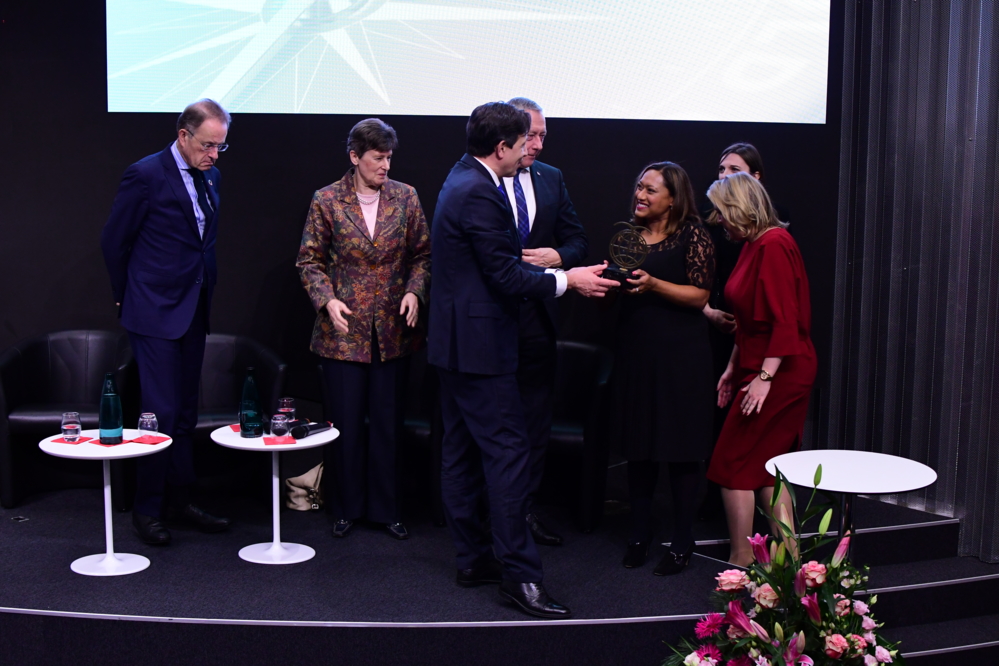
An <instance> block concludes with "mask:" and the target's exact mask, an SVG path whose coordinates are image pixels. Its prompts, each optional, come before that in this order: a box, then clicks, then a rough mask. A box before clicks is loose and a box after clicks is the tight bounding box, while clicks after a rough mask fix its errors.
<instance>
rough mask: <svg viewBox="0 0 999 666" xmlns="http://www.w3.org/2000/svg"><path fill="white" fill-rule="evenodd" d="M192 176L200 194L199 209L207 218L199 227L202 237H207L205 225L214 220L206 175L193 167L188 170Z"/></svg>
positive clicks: (195, 187)
mask: <svg viewBox="0 0 999 666" xmlns="http://www.w3.org/2000/svg"><path fill="white" fill-rule="evenodd" d="M186 171H187V172H188V173H189V174H191V178H193V179H194V189H195V190H196V191H197V193H198V208H200V209H201V212H202V214H203V215H204V216H205V222H204V224H199V225H198V231H199V232H200V233H201V237H202V238H204V236H205V225H207V224H208V220H210V219H212V213H213V212H214V210H213V209H212V204H211V203H210V202H209V201H208V189H207V188H206V187H205V174H204V172H203V171H201V169H195V168H194V167H191V168H190V169H187V170H186Z"/></svg>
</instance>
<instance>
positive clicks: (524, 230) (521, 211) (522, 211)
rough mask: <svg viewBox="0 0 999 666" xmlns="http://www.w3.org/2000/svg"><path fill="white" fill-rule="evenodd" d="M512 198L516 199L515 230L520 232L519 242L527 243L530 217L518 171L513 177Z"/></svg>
mask: <svg viewBox="0 0 999 666" xmlns="http://www.w3.org/2000/svg"><path fill="white" fill-rule="evenodd" d="M513 198H514V199H516V201H517V232H518V233H519V234H520V244H521V245H523V246H526V245H527V237H528V236H529V235H530V233H531V217H530V215H529V214H528V212H527V197H525V196H524V186H523V185H521V184H520V172H519V171H518V172H517V173H516V174H515V175H514V177H513Z"/></svg>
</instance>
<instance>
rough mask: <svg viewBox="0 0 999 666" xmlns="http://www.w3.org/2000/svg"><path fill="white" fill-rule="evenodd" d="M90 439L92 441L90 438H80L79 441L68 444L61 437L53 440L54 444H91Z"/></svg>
mask: <svg viewBox="0 0 999 666" xmlns="http://www.w3.org/2000/svg"><path fill="white" fill-rule="evenodd" d="M90 439H91V438H90V437H79V438H77V440H76V441H75V442H67V441H66V440H65V439H63V438H62V437H60V438H59V439H53V440H52V443H53V444H82V443H83V442H89V441H90Z"/></svg>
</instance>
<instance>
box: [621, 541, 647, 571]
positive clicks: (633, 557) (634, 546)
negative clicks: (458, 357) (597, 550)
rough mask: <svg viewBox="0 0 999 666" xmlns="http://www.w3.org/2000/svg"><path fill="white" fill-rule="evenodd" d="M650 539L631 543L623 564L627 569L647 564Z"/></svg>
mask: <svg viewBox="0 0 999 666" xmlns="http://www.w3.org/2000/svg"><path fill="white" fill-rule="evenodd" d="M650 543H651V542H650V541H639V542H638V543H629V544H628V550H626V551H625V553H624V561H623V562H622V564H623V565H624V568H625V569H637V568H638V567H640V566H642V565H643V564H645V558H647V557H648V556H649V544H650Z"/></svg>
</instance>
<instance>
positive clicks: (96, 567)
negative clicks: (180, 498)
mask: <svg viewBox="0 0 999 666" xmlns="http://www.w3.org/2000/svg"><path fill="white" fill-rule="evenodd" d="M149 434H155V435H157V436H159V437H166V435H163V434H162V433H149V432H146V431H144V430H143V431H139V430H132V429H130V428H126V429H125V431H124V433H123V438H124V439H134V438H136V437H139V436H141V435H149ZM99 435H100V432H99V431H97V430H84V431H82V432H81V433H80V437H81V438H82V437H91V438H92V440H91V441H88V442H78V443H76V444H61V443H58V442H55V441H53V440H56V439H62V435H53V436H52V437H46V438H45V439H43V440H42V441H41V442H39V443H38V448H40V449H41V450H42V451H44V452H45V453H47V454H49V455H50V456H55V457H57V458H73V459H75V460H100V461H102V462H103V466H104V540H105V542H106V546H107V550H106V552H104V553H99V554H97V555H87V556H86V557H81V558H80V559H78V560H76V561H74V562H73V564H71V565H70V567H69V568H70V569H72V570H73V571H75V572H76V573H78V574H83V575H84V576H123V575H125V574H132V573H136V572H139V571H142V570H143V569H145V568H146V567H148V566H149V559H148V558H145V557H143V556H142V555H132V554H131V553H116V552H114V537H113V536H112V533H111V461H112V460H121V459H122V458H138V457H139V456H148V455H151V454H153V453H157V452H159V451H162V450H163V449H165V448H166V447H168V446H170V445H171V444H172V443H173V440H172V439H170V438H169V437H167V439H166V441H165V442H160V443H159V444H136V443H129V444H118V445H116V446H109V447H105V446H99V445H97V444H94V443H93V442H95V441H99V440H98V437H99Z"/></svg>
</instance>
